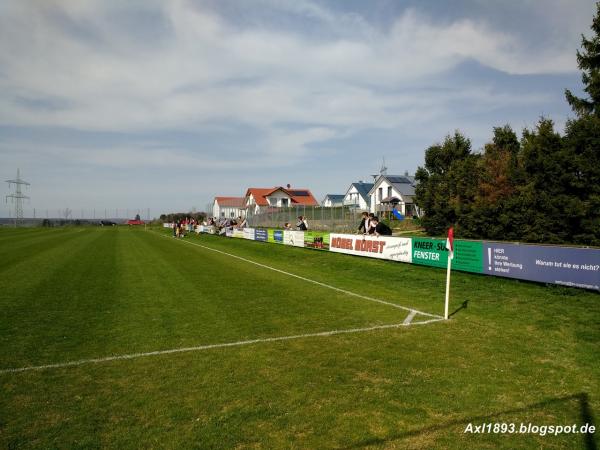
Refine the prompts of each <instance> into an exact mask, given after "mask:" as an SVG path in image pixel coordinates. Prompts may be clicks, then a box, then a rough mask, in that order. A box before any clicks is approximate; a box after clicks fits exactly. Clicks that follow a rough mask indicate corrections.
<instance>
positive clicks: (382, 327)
mask: <svg viewBox="0 0 600 450" xmlns="http://www.w3.org/2000/svg"><path fill="white" fill-rule="evenodd" d="M441 320H443V318H439V319H429V320H424V321H421V322H413V323H408V324H407V323H394V324H391V325H375V326H372V327H365V328H350V329H346V330H331V331H321V332H319V333H306V334H295V335H292V336H278V337H270V338H261V339H250V340H247V341H237V342H225V343H221V344H207V345H198V346H195V347H181V348H173V349H169V350H156V351H153V352H144V353H129V354H126V355H114V356H106V357H104V358H90V359H80V360H78V361H67V362H63V363H56V364H45V365H41V366H27V367H18V368H13V369H0V375H2V374H8V373H18V372H29V371H34V370H46V369H60V368H64V367H74V366H83V365H85V364H98V363H104V362H110V361H121V360H127V359H137V358H143V357H147V356H159V355H170V354H172V353H188V352H200V351H204V350H212V349H216V348H225V347H241V346H243V345H252V344H259V343H264V342H280V341H291V340H294V339H304V338H313V337H327V336H335V335H338V334H352V333H364V332H368V331H375V330H387V329H390V328H400V327H408V326H412V325H425V324H428V323H433V322H439V321H441Z"/></svg>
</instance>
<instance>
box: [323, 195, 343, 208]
mask: <svg viewBox="0 0 600 450" xmlns="http://www.w3.org/2000/svg"><path fill="white" fill-rule="evenodd" d="M343 204H344V194H327V195H326V196H325V198H324V199H323V201H322V202H321V206H324V207H325V208H332V207H335V206H343Z"/></svg>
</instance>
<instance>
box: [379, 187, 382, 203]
mask: <svg viewBox="0 0 600 450" xmlns="http://www.w3.org/2000/svg"><path fill="white" fill-rule="evenodd" d="M381 200H383V188H379V201H380V202H381Z"/></svg>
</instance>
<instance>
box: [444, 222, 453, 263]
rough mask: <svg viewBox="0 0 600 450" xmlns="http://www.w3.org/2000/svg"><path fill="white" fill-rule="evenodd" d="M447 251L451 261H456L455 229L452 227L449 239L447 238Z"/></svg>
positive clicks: (449, 231)
mask: <svg viewBox="0 0 600 450" xmlns="http://www.w3.org/2000/svg"><path fill="white" fill-rule="evenodd" d="M446 250H448V252H449V253H448V256H449V257H450V259H454V228H452V227H450V229H449V230H448V237H447V238H446Z"/></svg>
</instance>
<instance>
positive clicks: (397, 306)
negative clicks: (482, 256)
mask: <svg viewBox="0 0 600 450" xmlns="http://www.w3.org/2000/svg"><path fill="white" fill-rule="evenodd" d="M153 233H155V234H157V235H158V236H162V237H165V238H171V236H167V235H164V234H161V233H157V232H156V231H153ZM178 241H180V240H179V239H178ZM180 242H183V243H186V244H190V245H195V246H197V247H201V248H204V249H206V250H210V251H211V252H216V253H221V254H223V255H227V256H231V257H232V258H236V259H239V260H241V261H244V262H247V263H250V264H254V265H256V266H259V267H262V268H264V269H268V270H272V271H274V272H278V273H282V274H284V275H287V276H290V277H294V278H298V279H299V280H303V281H306V282H308V283H313V284H316V285H318V286H322V287H325V288H327V289H332V290H334V291H337V292H341V293H343V294H346V295H350V296H352V297H358V298H361V299H363V300H368V301H370V302H375V303H381V304H383V305H387V306H391V307H392V308H398V309H402V310H404V311H409V312H412V311H414V312H415V313H417V314H421V315H423V316H427V317H433V318H436V319H443V317H442V316H440V315H437V314H431V313H426V312H423V311H419V310H418V309H413V308H407V307H406V306H401V305H397V304H395V303H391V302H387V301H385V300H380V299H378V298H373V297H368V296H366V295H362V294H357V293H355V292H351V291H347V290H345V289H341V288H338V287H335V286H332V285H330V284H326V283H321V282H320V281H316V280H311V279H310V278H305V277H303V276H300V275H296V274H295V273H290V272H286V271H285V270H281V269H276V268H275V267H271V266H267V265H266V264H262V263H259V262H256V261H252V260H251V259H246V258H243V257H241V256H238V255H234V254H233V253H227V252H224V251H222V250H217V249H216V248H212V247H207V246H206V245H202V244H198V243H197V242H190V241H180Z"/></svg>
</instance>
